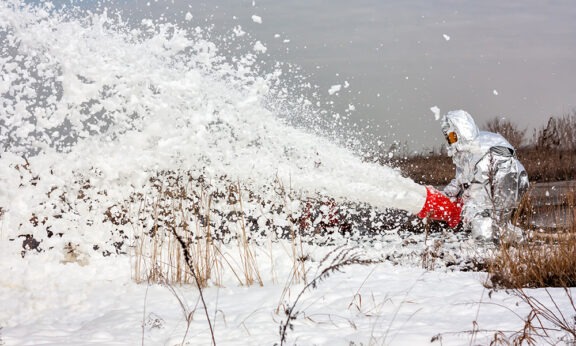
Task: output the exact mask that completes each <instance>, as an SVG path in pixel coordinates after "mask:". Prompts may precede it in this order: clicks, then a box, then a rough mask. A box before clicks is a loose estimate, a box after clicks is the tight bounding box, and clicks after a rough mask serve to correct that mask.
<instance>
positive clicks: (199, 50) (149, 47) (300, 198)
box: [0, 0, 567, 345]
mask: <svg viewBox="0 0 576 346" xmlns="http://www.w3.org/2000/svg"><path fill="white" fill-rule="evenodd" d="M253 5H254V3H253ZM39 6H40V7H31V6H30V5H26V4H24V3H21V2H20V1H17V0H13V1H9V2H4V3H2V4H0V37H1V38H2V39H3V40H4V41H3V44H6V45H10V49H7V50H5V51H4V52H3V54H6V55H7V56H6V57H3V59H5V60H6V63H4V64H2V65H1V67H0V69H1V75H2V81H3V82H2V85H1V92H2V95H1V97H2V102H3V103H4V107H3V108H2V109H0V117H1V119H2V121H3V123H2V124H3V126H4V127H5V128H13V129H14V131H13V132H11V133H10V136H11V137H10V139H9V138H8V135H7V134H6V133H5V132H0V135H1V136H2V137H1V140H2V144H3V147H4V149H3V150H4V151H3V152H2V154H1V156H0V208H1V209H0V271H1V272H2V275H0V306H1V307H2V308H1V309H0V344H6V345H39V344H42V345H65V344H69V345H79V344H82V345H134V344H144V345H179V344H188V345H197V344H201V345H209V344H210V343H211V334H210V330H209V326H208V320H207V318H206V314H205V311H204V307H203V305H202V304H201V303H200V301H199V290H198V289H197V288H196V287H195V286H194V285H193V284H183V285H180V284H158V283H147V281H146V280H143V282H138V281H139V280H138V279H142V277H141V275H142V273H141V272H137V271H136V269H135V268H136V267H137V263H139V262H138V261H139V257H138V253H137V249H140V250H141V251H142V253H143V254H144V256H143V257H144V258H147V257H146V256H150V253H148V252H147V251H148V250H150V249H149V248H147V247H146V246H148V245H146V244H143V243H142V244H139V243H138V241H137V240H136V239H149V238H145V234H146V232H150V230H151V229H154V228H151V227H148V226H149V225H150V224H149V222H150V221H151V220H156V222H158V220H159V219H158V218H156V219H154V214H155V213H157V212H158V208H170V207H172V208H176V207H180V208H182V209H180V211H182V212H183V211H184V210H188V209H186V208H187V207H192V206H194V207H198V208H199V209H201V212H202V211H206V210H207V211H211V210H216V211H218V212H220V213H214V214H213V215H211V220H210V221H211V222H213V224H214V225H215V226H218V227H224V226H226V227H228V228H227V229H228V230H229V231H230V232H231V233H235V234H238V233H239V232H240V231H239V230H242V229H243V228H242V225H241V222H240V221H238V220H232V221H231V219H230V218H229V217H230V215H236V214H235V213H236V212H238V209H235V208H242V209H241V211H243V212H244V213H246V214H247V215H250V216H252V217H253V219H252V220H254V222H255V224H257V226H258V227H256V230H258V231H259V233H255V234H252V235H251V238H252V242H251V243H250V245H249V246H248V247H244V246H243V245H242V243H241V238H240V237H237V238H234V237H230V238H226V240H227V242H225V241H224V242H222V243H221V244H219V247H218V248H217V251H218V252H219V253H221V254H222V258H224V259H225V260H226V262H227V263H226V265H224V264H222V263H221V264H220V265H219V266H215V267H214V268H213V270H214V272H215V273H216V274H215V275H214V276H213V277H211V278H210V280H209V282H208V287H207V288H205V289H203V290H202V292H203V295H204V298H205V301H206V302H207V312H208V316H209V317H210V321H211V323H212V325H213V327H214V338H215V340H216V343H217V344H218V345H239V344H251V345H270V344H274V343H279V342H280V335H279V328H280V326H281V325H282V323H284V322H285V321H286V319H287V316H286V314H285V309H286V308H287V307H290V306H291V305H292V304H295V303H297V304H296V306H295V310H294V311H298V312H299V314H298V315H296V318H295V319H294V320H292V324H293V326H292V327H293V328H292V329H289V330H288V332H287V343H288V344H331V345H348V344H351V343H354V344H373V343H378V344H394V345H413V344H426V343H429V342H430V341H431V339H432V338H434V337H436V338H437V339H439V340H441V344H442V345H461V344H470V343H488V342H489V341H490V340H491V339H492V338H493V335H494V333H495V332H497V331H499V330H503V331H515V330H519V329H521V328H522V327H523V321H522V317H524V316H527V314H528V313H529V310H528V308H527V306H526V305H525V304H523V303H522V302H521V301H520V299H519V298H517V297H516V296H514V295H511V294H509V293H507V292H504V291H496V292H492V291H490V290H488V289H486V288H485V287H484V285H483V283H484V282H485V281H486V277H485V274H482V273H474V272H463V271H459V270H458V266H456V267H449V266H448V265H447V264H446V263H447V262H448V260H446V261H445V262H446V263H445V262H444V261H443V260H440V259H438V260H437V263H436V262H435V261H434V259H433V258H432V259H430V260H429V261H428V262H427V263H424V260H423V258H424V257H423V254H424V252H425V251H429V250H430V249H431V245H432V244H435V243H436V242H443V243H444V244H445V245H444V247H442V249H441V251H442V253H443V256H445V257H446V258H448V257H450V258H451V259H457V260H454V261H455V262H458V261H460V262H464V261H466V260H467V259H470V258H473V257H474V256H476V255H481V254H482V251H481V249H480V250H479V249H478V248H477V247H476V245H475V244H474V243H473V241H470V240H469V239H467V238H466V236H465V235H464V234H457V233H454V232H451V231H448V230H447V231H444V232H439V233H436V234H433V235H427V234H424V233H421V234H405V233H402V232H401V231H400V226H399V225H398V224H393V225H392V226H391V228H387V229H385V230H384V231H382V232H375V233H374V234H372V233H370V232H368V233H367V232H366V231H365V230H359V229H353V230H351V231H350V233H349V234H340V233H338V232H335V234H333V235H331V236H330V237H328V236H324V235H317V236H314V235H312V236H309V238H301V239H299V241H300V242H298V241H295V242H292V241H291V240H290V239H289V238H287V237H282V234H281V233H282V231H283V230H285V229H286V227H290V226H293V224H294V221H292V218H297V217H301V216H302V215H304V214H305V213H306V205H307V203H309V202H310V201H315V200H319V201H322V203H320V207H319V210H321V211H323V214H320V215H316V216H315V219H313V220H312V219H310V220H308V221H310V222H311V223H314V225H316V226H318V225H320V224H321V223H322V222H326V220H325V219H326V215H329V214H330V213H331V212H332V210H333V209H332V207H331V204H330V202H329V201H330V200H331V199H333V201H334V203H339V204H341V205H359V206H362V208H364V209H360V210H363V211H366V212H367V215H369V221H371V222H372V223H373V225H374V227H383V226H382V225H381V224H382V223H383V222H386V221H390V220H389V219H388V218H387V215H388V214H386V212H384V211H385V210H386V209H388V208H392V209H394V210H403V211H405V212H406V213H407V214H408V215H409V214H410V213H412V214H413V213H416V212H418V211H419V210H420V208H421V206H422V205H423V203H424V198H425V188H424V187H423V186H420V185H418V184H416V183H415V182H414V181H412V180H410V179H407V178H404V177H402V174H401V172H399V171H397V170H395V169H393V168H390V167H387V166H380V165H376V164H372V163H367V162H365V161H363V160H362V159H361V158H359V157H358V155H357V154H356V153H355V152H353V150H351V149H347V148H343V146H342V145H340V144H338V143H336V142H335V140H333V139H329V138H327V136H325V134H323V133H321V131H319V130H314V126H309V127H306V126H298V125H299V124H300V125H301V124H302V123H303V124H319V123H322V124H324V122H323V121H325V120H323V118H322V115H323V114H324V112H323V111H322V110H317V109H314V108H313V107H311V106H310V105H312V104H317V102H315V100H313V99H309V98H308V97H306V96H303V95H308V94H313V93H308V91H310V90H300V91H299V90H294V89H292V88H291V89H290V91H287V89H288V87H287V86H286V84H285V83H286V81H285V80H283V79H281V77H282V76H285V75H286V74H287V71H288V69H287V68H286V67H285V66H282V65H281V64H278V65H276V66H275V68H274V69H272V70H265V69H263V68H260V67H259V66H258V58H257V55H255V54H254V50H255V51H256V52H262V51H263V49H264V50H265V46H264V44H263V43H261V42H260V41H258V40H252V39H251V38H250V37H249V36H250V35H249V34H248V33H246V32H244V31H243V30H242V29H241V27H240V26H237V27H236V29H233V30H232V31H231V32H230V34H229V36H224V37H223V38H222V42H225V43H226V42H229V40H234V39H235V38H237V37H242V39H243V40H244V39H245V40H248V41H250V40H252V41H250V42H249V45H248V46H247V47H249V48H252V49H247V53H245V54H244V55H238V56H233V57H224V56H223V55H221V54H223V53H221V52H220V50H219V44H220V43H222V42H219V41H218V39H217V38H215V37H214V36H213V35H211V33H209V32H205V31H204V30H203V29H202V28H199V27H195V28H192V29H189V30H187V29H184V28H180V27H177V26H176V25H173V24H171V23H165V22H164V21H159V22H156V21H154V20H145V21H142V23H141V25H135V26H134V27H130V26H129V25H128V24H126V23H124V22H122V21H121V19H120V16H115V15H112V14H109V13H108V12H107V10H104V12H102V13H97V11H96V12H87V13H83V12H82V11H79V12H78V13H76V12H74V11H71V12H65V13H63V14H59V13H58V12H57V11H54V10H53V9H52V7H51V6H49V5H39ZM42 6H44V7H42ZM75 16H79V18H77V19H76V17H75ZM82 16H85V17H82ZM252 19H253V21H254V22H257V23H259V22H261V19H260V17H258V16H253V18H252ZM186 20H187V21H190V22H192V21H193V20H194V17H193V16H191V15H189V14H188V13H187V14H186ZM238 54H240V53H238ZM71 62H74V63H71ZM293 77H300V76H293ZM286 78H287V80H290V78H289V76H288V77H286ZM304 85H307V84H306V83H304ZM346 85H347V83H346ZM336 87H337V89H338V90H336ZM340 88H341V86H340V85H338V86H333V87H332V88H330V90H331V91H333V92H334V93H335V92H337V91H339V90H340ZM312 91H315V90H312ZM14 95H18V96H17V97H15V96H14ZM350 108H351V109H352V108H353V107H350ZM286 109H287V110H288V113H289V114H290V116H292V117H293V118H294V119H295V120H298V121H294V124H292V123H291V120H292V119H284V118H283V116H285V114H284V113H283V112H282V110H284V111H285V110H286ZM433 111H434V110H433ZM438 112H439V111H438ZM328 118H332V117H331V116H329V117H328ZM31 130H34V131H33V132H34V133H35V136H29V134H30V133H31ZM23 155H26V156H27V159H24V158H23ZM170 172H175V173H173V174H176V175H179V176H180V177H184V178H189V180H185V181H184V183H185V185H183V186H184V187H185V191H186V192H187V194H186V197H187V198H185V199H177V198H175V197H172V199H170V198H169V197H167V196H169V195H168V194H166V195H162V196H164V200H161V199H160V196H161V195H160V194H159V190H162V191H165V192H170V193H173V194H172V195H171V196H174V195H177V194H176V193H174V191H181V190H178V189H177V188H179V187H182V186H180V185H178V186H177V187H176V188H175V189H176V190H170V189H171V188H174V186H173V185H170V184H171V183H170V182H172V184H174V181H173V180H171V179H173V178H174V175H170ZM162 174H165V175H162ZM158 181H160V182H161V183H159V185H154V184H156V183H157V182H158ZM184 183H183V184H184ZM286 191H287V192H286ZM209 193H213V195H211V196H220V195H222V196H224V197H222V198H216V197H214V198H213V199H209V202H206V200H205V199H203V198H206V196H207V195H208V194H209ZM195 194H198V196H197V197H198V200H199V201H196V200H195V199H194V198H196V195H195ZM138 196H141V197H140V198H141V199H138ZM232 199H240V200H241V201H242V203H241V204H240V203H237V202H233V201H231V200H232ZM327 201H328V202H327ZM203 202H206V203H205V204H203ZM239 204H240V205H239ZM175 206H176V207H175ZM174 210H176V209H172V212H173V214H174V217H176V218H178V217H180V216H178V215H175V214H178V213H174ZM190 210H191V209H190ZM352 212H356V211H355V210H354V209H352ZM203 215H204V214H203ZM322 215H323V216H322ZM379 216H380V218H378V217H379ZM382 217H383V218H382ZM126 218H128V219H129V220H128V221H126ZM179 220H180V219H179ZM401 220H404V219H401ZM180 221H182V220H180ZM412 222H415V221H412ZM199 223H200V221H199V220H196V227H200V226H198V224H199ZM378 225H380V226H378ZM156 231H158V230H156ZM137 236H138V237H139V238H136V237H137ZM324 237H326V238H324ZM295 244H296V245H297V246H294V245H295ZM150 246H151V245H150ZM246 249H249V250H246ZM214 250H215V251H216V249H214ZM243 251H249V252H250V253H251V256H250V258H253V259H254V267H255V268H254V271H255V272H257V273H258V274H259V276H260V277H261V283H262V284H261V285H259V284H258V283H256V284H254V285H251V286H248V285H246V282H245V280H243V279H242V278H239V277H238V276H237V274H238V273H243V272H246V270H245V268H244V267H243V266H244V265H245V262H243V261H244V260H246V257H243V255H242V254H243V253H244V254H245V252H243ZM343 253H345V254H347V255H346V256H343V257H341V258H340V260H342V258H344V259H346V258H350V257H351V256H358V258H360V259H366V260H369V261H371V263H370V264H365V265H361V264H349V265H346V266H344V267H343V268H341V270H340V271H335V272H331V273H330V274H331V275H330V276H327V277H323V280H321V281H319V282H318V283H317V285H316V287H315V288H311V289H308V290H305V291H304V293H303V295H302V297H301V298H300V299H299V300H298V301H296V299H297V297H298V294H299V293H300V292H301V291H302V290H303V288H304V282H310V281H311V280H313V279H314V278H315V277H316V276H317V275H318V274H319V273H321V272H322V270H324V269H326V268H327V267H329V265H330V263H334V262H330V261H331V260H334V261H336V263H337V262H338V257H337V255H338V254H343ZM166 255H167V254H166V253H162V254H160V255H158V256H160V257H162V256H166ZM299 258H302V259H305V260H304V262H303V266H304V268H305V271H306V275H305V277H306V280H307V281H303V280H297V279H296V278H292V275H293V274H294V272H295V270H294V264H295V263H296V264H298V263H300V262H298V259H299ZM222 261H224V260H222ZM454 261H453V262H454ZM147 263H148V262H147ZM148 264H149V263H148ZM243 268H244V269H243ZM148 269H149V268H148ZM147 273H149V272H147ZM300 274H302V273H300ZM240 276H242V275H240ZM552 292H553V293H554V291H552ZM531 293H533V294H534V295H536V296H537V297H540V298H541V299H546V297H547V294H546V292H545V291H543V290H533V291H531ZM558 297H559V298H558V299H559V300H558V301H559V304H560V305H561V306H562V304H563V303H566V302H564V301H562V296H561V295H558ZM564 305H566V306H567V304H564ZM186 316H191V319H190V325H189V326H187V322H186ZM188 327H189V328H188ZM477 329H480V331H476V332H474V333H472V332H471V331H473V330H477ZM560 336H561V334H560ZM554 337H557V336H556V335H555V336H554ZM558 337H559V336H558Z"/></svg>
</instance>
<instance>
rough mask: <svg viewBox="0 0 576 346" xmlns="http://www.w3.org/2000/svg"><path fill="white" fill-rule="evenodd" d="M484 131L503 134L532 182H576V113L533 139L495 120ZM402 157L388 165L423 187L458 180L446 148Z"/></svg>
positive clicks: (556, 119) (549, 125)
mask: <svg viewBox="0 0 576 346" xmlns="http://www.w3.org/2000/svg"><path fill="white" fill-rule="evenodd" d="M480 127H481V129H482V130H487V131H491V132H496V133H500V134H501V135H503V136H504V137H505V138H506V139H507V140H508V141H509V142H510V144H512V145H513V146H514V147H515V148H516V153H517V155H518V158H519V159H520V161H521V162H522V164H523V165H524V166H525V167H526V170H527V171H528V176H529V178H530V181H532V182H547V181H562V180H575V179H576V110H574V111H572V113H571V114H566V115H563V116H558V117H554V116H553V117H550V118H549V119H548V121H547V123H546V124H545V125H544V126H542V127H541V128H538V129H535V130H534V131H533V133H532V135H531V136H530V134H529V133H527V130H526V129H522V128H520V127H519V126H518V125H517V124H514V123H512V122H510V121H509V120H505V119H501V118H494V119H492V120H490V121H488V122H487V123H486V124H484V125H483V126H480ZM394 157H396V158H397V157H400V159H396V160H395V161H394V162H389V161H388V162H386V164H389V165H392V166H395V167H398V168H400V169H401V171H402V172H403V173H404V174H405V175H406V176H408V177H410V178H412V179H414V180H415V181H416V182H418V183H420V184H430V185H445V184H447V183H448V182H450V180H451V179H452V178H453V177H454V165H453V164H452V158H450V157H448V156H447V155H446V152H445V147H444V146H443V147H442V148H440V149H434V150H432V151H431V152H428V153H418V154H412V155H394Z"/></svg>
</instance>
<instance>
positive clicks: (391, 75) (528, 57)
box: [114, 0, 576, 149]
mask: <svg viewBox="0 0 576 346" xmlns="http://www.w3.org/2000/svg"><path fill="white" fill-rule="evenodd" d="M119 1H122V2H124V3H125V4H126V5H125V6H127V7H130V8H132V10H133V11H134V10H135V9H136V10H135V11H136V12H138V11H139V12H140V15H147V14H149V13H154V14H155V15H158V13H164V14H165V16H167V17H170V16H174V18H176V19H178V18H180V19H183V18H184V14H185V13H186V12H190V13H191V14H193V16H194V22H195V24H197V23H213V24H216V26H221V27H222V30H224V31H225V30H229V29H230V28H231V27H233V26H235V25H241V26H242V28H243V29H244V30H245V31H247V32H249V33H250V35H252V37H253V38H255V39H258V40H260V41H261V42H262V43H263V44H265V45H266V46H267V47H268V50H267V55H268V56H269V59H271V60H280V61H284V62H291V63H296V64H298V65H300V66H302V68H303V69H304V71H305V72H306V73H309V74H311V75H312V77H311V81H312V82H313V83H316V84H318V85H320V90H321V91H322V92H323V94H324V95H323V96H324V97H326V100H328V101H330V100H331V101H334V102H335V104H336V105H337V107H340V108H339V110H341V111H343V110H344V109H346V108H348V105H349V104H352V105H354V107H355V109H356V110H355V112H354V113H353V115H352V116H353V118H354V119H355V120H362V121H368V122H370V123H373V124H380V126H381V127H380V129H378V130H375V131H376V132H377V133H378V134H379V135H382V136H384V137H386V139H387V140H388V141H391V140H392V139H397V140H401V141H407V142H408V144H409V145H410V147H411V148H414V149H422V148H430V147H439V146H440V145H441V144H442V143H443V139H442V138H441V135H440V131H439V124H438V123H437V121H435V119H434V116H433V113H432V112H431V111H430V107H432V106H437V107H439V108H440V109H441V111H442V112H443V113H444V112H446V111H448V110H452V109H465V110H467V111H469V112H470V113H471V114H472V115H473V116H474V117H475V118H476V119H477V122H478V123H479V125H483V124H485V123H486V121H487V120H489V119H492V118H494V117H506V118H508V119H510V120H512V121H513V122H515V123H517V124H519V125H520V126H521V127H523V128H527V129H528V134H529V135H530V136H531V134H532V131H533V129H534V128H536V127H540V126H542V125H544V124H545V123H546V120H547V119H548V117H550V116H551V115H554V116H560V115H563V114H567V113H571V112H572V111H573V110H574V109H575V108H576V5H575V3H574V1H573V0H554V1H542V0H523V1H502V0H483V1H456V0H435V1H410V0H395V1H384V0H346V1H344V0H298V1H296V0H255V1H253V0H210V1H199V0H193V1H187V2H184V1H171V0H157V1H155V0H149V1H148V0H146V1H140V0H135V1H128V0H117V1H114V2H116V3H118V2H119ZM136 12H134V13H136ZM143 13H147V14H143ZM133 15H134V16H135V17H138V16H137V15H136V14H133ZM253 15H256V16H259V17H261V19H262V20H261V22H260V21H257V22H255V21H253V20H252V16H253ZM217 30H218V28H217ZM346 81H347V82H348V83H349V84H350V86H349V87H348V88H346V89H342V91H341V92H339V93H338V94H334V95H330V94H329V93H328V90H329V89H330V86H331V85H334V84H343V83H344V82H346ZM337 110H338V109H337Z"/></svg>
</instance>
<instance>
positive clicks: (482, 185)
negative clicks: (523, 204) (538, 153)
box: [442, 110, 529, 242]
mask: <svg viewBox="0 0 576 346" xmlns="http://www.w3.org/2000/svg"><path fill="white" fill-rule="evenodd" d="M442 132H443V134H444V136H445V137H446V141H447V152H448V155H449V156H451V157H452V162H453V163H454V165H455V166H456V175H455V177H454V179H452V181H451V182H450V183H449V184H448V185H447V186H446V187H445V188H444V190H443V192H444V194H445V195H446V196H448V197H449V198H450V199H451V200H452V201H454V202H456V201H457V202H458V203H460V204H461V205H462V213H461V218H462V224H463V226H464V228H465V229H469V230H471V233H472V236H473V237H474V238H475V239H478V240H481V241H488V242H498V241H499V240H500V238H501V237H502V236H504V235H507V232H508V233H510V232H514V233H515V236H518V234H517V233H518V232H519V229H518V228H517V227H515V226H513V225H512V224H511V223H510V220H511V217H512V214H513V212H514V210H515V209H516V208H517V206H518V203H519V202H520V199H521V198H522V196H523V195H524V194H525V193H526V191H527V190H528V187H529V181H528V174H527V173H526V169H525V168H524V166H523V165H522V164H521V163H520V161H518V159H517V157H516V150H515V149H514V147H513V146H512V145H511V144H510V143H509V142H508V141H507V140H506V139H505V138H504V137H502V136H501V135H500V134H497V133H493V132H487V131H480V130H479V129H478V127H477V126H476V123H475V122H474V119H473V118H472V116H471V115H470V114H468V113H467V112H466V111H463V110H457V111H451V112H448V113H447V114H446V115H444V116H443V118H442Z"/></svg>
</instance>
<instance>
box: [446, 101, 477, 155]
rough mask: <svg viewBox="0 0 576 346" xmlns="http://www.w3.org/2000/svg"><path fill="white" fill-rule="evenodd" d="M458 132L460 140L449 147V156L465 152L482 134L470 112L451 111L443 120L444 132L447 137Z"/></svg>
mask: <svg viewBox="0 0 576 346" xmlns="http://www.w3.org/2000/svg"><path fill="white" fill-rule="evenodd" d="M452 131H453V132H456V135H457V136H458V140H457V141H456V142H455V143H453V144H451V145H448V147H447V149H448V155H450V156H452V155H454V153H455V152H456V151H461V150H464V149H465V148H466V147H467V146H468V145H469V144H470V143H472V142H473V141H474V140H475V139H476V138H477V137H478V134H479V132H480V130H479V129H478V126H476V123H475V122H474V119H472V116H471V115H470V114H468V112H466V111H463V110H457V111H451V112H448V114H446V115H444V117H443V118H442V132H443V133H444V135H447V134H448V133H450V132H452Z"/></svg>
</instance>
